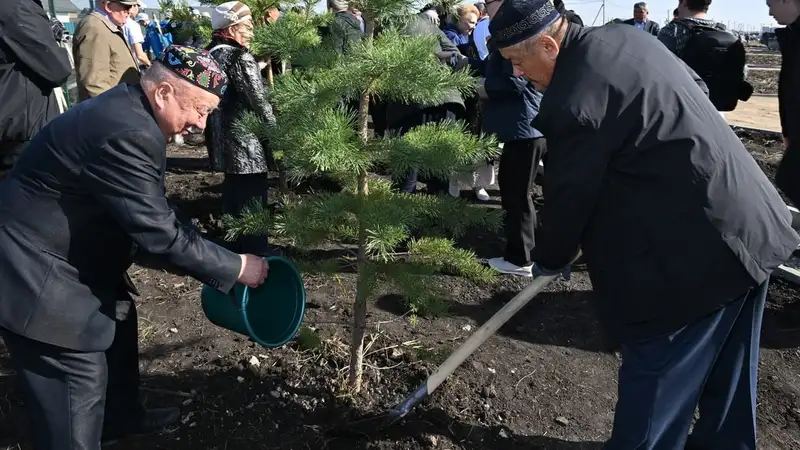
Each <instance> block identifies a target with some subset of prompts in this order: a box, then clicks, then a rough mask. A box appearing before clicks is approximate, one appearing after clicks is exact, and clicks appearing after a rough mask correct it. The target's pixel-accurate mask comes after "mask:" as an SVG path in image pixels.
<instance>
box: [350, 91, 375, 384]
mask: <svg viewBox="0 0 800 450" xmlns="http://www.w3.org/2000/svg"><path fill="white" fill-rule="evenodd" d="M369 97H370V94H369V91H365V92H364V93H363V94H361V101H360V102H359V104H358V135H359V137H360V139H361V144H362V148H364V149H366V147H367V146H366V144H367V140H368V139H369V129H368V127H367V121H368V118H369ZM367 195H369V185H368V184H367V174H366V172H364V173H360V174H358V196H359V197H361V200H362V201H364V200H365V199H364V198H363V197H366V196H367ZM367 264H368V262H367V230H366V228H365V227H364V224H363V223H362V222H359V225H358V260H357V263H356V271H357V273H358V281H357V282H356V302H355V305H353V340H352V342H351V344H350V380H349V385H350V389H351V390H352V391H353V392H354V393H357V392H360V391H361V381H362V376H363V374H364V336H365V335H366V333H367V296H368V295H369V294H368V292H367V291H368V289H369V287H368V286H367V285H368V284H369V283H368V282H367V279H366V277H367V275H366V265H367Z"/></svg>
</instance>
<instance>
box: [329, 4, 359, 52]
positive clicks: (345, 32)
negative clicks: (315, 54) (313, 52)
mask: <svg viewBox="0 0 800 450" xmlns="http://www.w3.org/2000/svg"><path fill="white" fill-rule="evenodd" d="M328 10H329V11H331V12H333V20H332V21H331V22H330V23H329V24H328V25H327V27H324V28H323V29H322V30H321V34H322V42H323V43H324V45H325V46H326V47H327V48H329V49H331V50H333V51H335V52H337V53H344V52H346V51H348V50H350V48H351V47H353V46H354V45H356V44H358V43H359V42H361V39H363V38H364V32H363V31H362V30H361V20H359V18H358V16H356V15H355V14H353V13H352V12H350V11H349V10H348V5H347V2H346V1H344V0H328Z"/></svg>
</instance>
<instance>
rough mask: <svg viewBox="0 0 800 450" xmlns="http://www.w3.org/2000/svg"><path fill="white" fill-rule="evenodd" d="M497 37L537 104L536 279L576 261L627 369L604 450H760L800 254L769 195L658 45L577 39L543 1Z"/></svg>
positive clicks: (508, 5) (618, 37)
mask: <svg viewBox="0 0 800 450" xmlns="http://www.w3.org/2000/svg"><path fill="white" fill-rule="evenodd" d="M490 28H491V32H492V36H493V37H494V39H496V41H497V44H498V46H499V47H500V48H501V52H502V53H503V56H504V57H506V58H507V59H509V60H511V62H512V63H513V64H514V67H515V68H516V71H517V72H518V73H520V74H525V76H526V77H527V78H528V79H529V80H530V81H531V82H532V83H533V84H534V85H535V86H536V88H537V90H542V91H544V96H543V97H542V103H541V105H540V108H539V115H538V116H537V117H536V119H535V120H534V122H533V125H534V126H535V127H536V129H538V130H540V131H541V132H542V133H543V134H544V135H545V136H547V147H548V160H547V164H546V167H545V173H544V181H543V183H544V184H543V188H544V197H545V205H544V208H543V210H542V218H543V224H542V234H541V239H537V246H536V248H535V249H534V251H533V256H532V260H533V261H534V265H533V268H532V272H533V273H534V275H540V274H554V273H558V272H561V271H562V270H563V269H564V268H566V267H567V266H568V264H569V262H570V261H571V260H572V259H573V258H574V257H575V255H576V254H577V251H578V248H579V247H580V248H581V249H582V250H583V255H584V256H585V261H586V265H587V267H588V271H589V275H590V277H591V280H592V285H593V287H594V291H595V293H596V297H597V305H598V307H599V309H600V312H601V319H602V322H603V324H604V325H605V326H606V328H607V329H608V331H609V332H610V333H611V334H612V337H614V338H615V340H616V341H617V342H616V343H617V344H619V348H620V351H621V354H622V366H621V367H620V373H619V398H618V401H617V407H616V412H615V420H614V430H613V431H612V434H611V438H610V440H609V441H608V443H607V444H606V448H607V449H609V450H616V449H620V450H621V449H632V448H648V449H683V448H688V449H707V448H724V449H755V448H756V426H755V421H756V415H755V414H756V381H757V375H758V374H757V369H758V350H759V334H760V331H761V318H762V314H763V310H764V304H765V302H766V295H767V287H768V281H769V277H770V274H771V273H772V271H773V270H774V269H775V268H777V267H778V266H779V265H780V264H781V263H783V262H784V261H786V260H787V259H788V258H789V256H790V255H791V254H792V251H793V250H794V249H795V248H797V245H798V243H800V237H798V236H797V234H796V233H795V232H794V230H792V228H791V226H790V222H791V216H790V213H789V211H788V210H787V208H786V206H785V205H784V204H783V202H782V201H781V198H780V196H779V195H778V193H777V191H776V190H775V188H774V187H773V186H772V184H771V183H770V181H769V179H767V177H766V176H765V175H764V173H763V172H762V171H761V169H760V168H759V167H758V165H757V164H756V162H755V160H754V159H753V157H752V156H750V154H749V153H748V152H747V150H746V149H745V148H744V145H743V144H742V143H741V141H740V140H739V139H738V138H737V137H736V135H735V134H734V133H733V131H732V130H731V129H730V127H728V125H727V124H726V123H725V121H724V120H723V118H722V117H721V116H720V115H719V114H718V113H717V111H716V110H715V108H714V105H713V104H712V103H711V101H710V100H709V99H708V98H707V97H706V95H704V90H703V89H701V85H702V86H705V85H704V84H702V81H701V80H700V78H699V77H698V76H697V74H696V73H694V72H693V71H691V69H689V68H688V67H687V66H686V65H685V64H684V63H683V62H682V61H681V60H680V59H678V58H677V57H675V56H674V55H673V54H672V52H670V51H669V50H668V49H667V48H666V47H664V46H663V45H662V44H661V43H660V42H659V41H658V40H657V39H650V38H648V39H643V38H642V37H641V35H640V34H639V33H640V32H639V31H638V30H635V29H634V28H632V27H630V26H627V25H606V26H602V27H593V28H590V27H586V28H585V27H581V26H579V25H575V24H570V23H569V22H568V21H567V20H566V19H565V18H563V17H562V16H561V15H560V14H559V13H558V11H556V10H555V9H554V8H553V6H552V4H550V3H549V2H548V1H546V0H506V1H505V3H504V4H503V6H501V7H500V10H499V11H498V13H497V15H496V16H495V18H494V19H493V20H492V24H491V27H490ZM706 92H707V90H706ZM698 405H699V408H700V418H699V419H698V420H697V422H696V423H695V424H694V428H693V432H692V435H691V436H688V437H687V435H688V432H689V428H690V426H691V425H692V419H693V413H694V411H695V408H696V407H697V406H698Z"/></svg>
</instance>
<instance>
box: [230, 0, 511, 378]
mask: <svg viewBox="0 0 800 450" xmlns="http://www.w3.org/2000/svg"><path fill="white" fill-rule="evenodd" d="M351 6H353V7H356V8H358V9H359V10H361V12H362V15H363V17H364V19H365V29H366V36H367V37H366V38H365V39H364V40H363V42H361V43H360V44H359V45H356V46H355V47H353V48H351V49H350V51H348V52H347V53H346V54H344V55H336V54H333V53H331V52H326V51H325V50H324V49H322V48H320V46H319V45H318V43H317V42H316V40H313V39H309V40H307V41H305V42H304V43H302V44H297V45H294V46H292V45H289V44H288V43H287V42H284V43H283V44H282V45H284V46H286V47H287V48H288V47H292V48H293V49H294V54H291V55H290V56H292V57H294V56H295V55H297V57H298V59H300V60H302V67H303V68H302V69H300V70H294V71H292V72H289V73H287V74H284V75H283V76H280V77H278V78H277V80H276V83H275V87H274V90H273V91H272V92H271V100H272V102H273V104H274V106H275V109H276V111H277V123H276V125H275V126H272V127H269V126H266V125H265V124H262V123H258V121H257V119H255V118H254V117H251V118H249V119H248V120H246V121H245V122H247V123H244V124H243V126H245V127H247V128H248V129H251V130H254V131H256V132H257V133H259V134H260V135H262V136H263V137H264V138H266V139H267V140H268V141H269V142H270V147H271V148H272V149H274V150H277V151H280V152H282V154H283V156H282V161H283V164H284V165H285V167H286V169H287V171H288V174H289V176H290V179H293V180H296V179H299V178H302V177H307V176H310V175H313V174H321V173H324V174H326V175H328V176H330V177H333V178H335V179H337V180H339V181H340V182H341V183H342V185H343V186H344V189H342V191H341V192H336V193H329V192H328V193H319V194H314V195H312V196H309V197H305V198H302V199H299V200H293V201H288V202H287V203H286V204H285V205H283V209H282V211H281V212H280V213H279V214H277V215H276V216H274V217H270V216H269V215H268V213H267V212H266V211H265V210H264V208H259V207H254V208H252V209H251V210H250V211H248V212H246V213H245V214H244V215H243V216H241V217H235V218H234V217H227V218H226V227H227V232H228V238H235V237H237V236H239V235H241V234H266V233H267V231H268V230H269V232H270V233H273V234H274V233H279V234H282V235H284V236H287V237H288V238H290V239H291V240H292V241H293V242H294V244H295V245H297V246H299V247H304V248H311V247H314V246H316V245H319V244H322V243H326V242H333V243H336V244H339V245H341V246H343V247H345V248H350V249H352V255H351V256H350V257H346V258H345V259H348V260H349V261H348V262H350V263H351V264H352V263H354V265H355V267H356V271H357V283H356V294H355V302H354V308H353V330H352V342H351V355H350V356H351V359H350V371H349V387H350V388H351V389H352V390H353V391H354V392H358V391H360V389H361V387H362V374H363V358H364V337H365V333H366V313H367V301H368V300H369V299H370V298H371V297H372V296H373V294H374V291H375V288H376V286H377V285H378V283H379V282H380V281H387V282H390V283H392V284H393V285H395V286H396V287H397V288H398V289H400V290H401V291H402V292H403V293H404V295H405V297H406V299H407V300H408V301H409V304H410V305H411V306H412V310H413V312H415V313H418V314H425V313H436V312H442V311H431V310H430V309H431V308H433V307H435V306H436V305H440V304H442V303H441V302H436V301H435V300H436V299H438V298H439V297H440V296H442V295H444V294H445V293H443V292H437V290H436V289H435V288H433V287H432V286H431V280H430V278H429V276H430V275H433V274H435V273H437V272H442V271H446V272H449V273H452V274H456V275H461V276H466V277H469V278H471V279H473V280H476V281H486V280H488V279H489V278H490V277H491V276H492V271H491V270H490V269H488V268H486V267H484V266H482V265H481V264H480V263H479V262H478V261H477V260H476V259H475V257H474V254H473V253H472V252H470V251H467V250H463V249H457V248H455V247H454V241H453V240H452V238H457V237H459V236H460V235H462V234H463V233H464V232H465V231H466V230H467V229H469V228H470V227H474V226H477V227H485V228H492V229H496V228H497V227H499V223H500V220H499V219H500V216H499V213H498V212H497V210H490V209H486V208H481V207H477V206H474V205H472V204H470V203H469V202H468V201H465V200H462V199H458V198H453V197H449V196H428V195H411V194H406V193H401V192H398V191H397V190H395V189H393V188H392V185H391V181H390V180H389V179H386V177H381V176H378V175H376V174H374V173H373V172H374V171H375V170H377V169H378V168H382V169H383V170H385V171H387V172H388V174H389V175H390V177H389V178H403V177H404V176H405V175H406V174H407V173H408V172H409V171H410V170H411V169H414V168H416V169H418V170H419V171H420V173H421V174H424V175H427V176H435V177H440V178H443V179H447V178H449V177H450V176H451V175H452V174H453V173H456V172H461V171H471V170H472V169H473V168H474V167H475V166H477V164H478V163H479V162H482V161H484V160H485V159H486V158H490V157H493V156H496V153H497V143H496V141H494V140H493V139H491V138H484V137H476V136H474V135H471V134H469V133H467V132H466V131H465V130H466V125H465V124H464V123H460V122H452V121H447V122H443V123H432V124H427V125H423V126H419V127H416V128H414V129H412V130H410V131H409V132H407V133H405V134H404V135H402V136H398V135H389V136H387V137H384V138H380V139H379V138H375V137H373V136H371V134H370V132H369V129H368V126H367V125H368V117H369V105H370V100H371V99H373V98H378V99H381V100H388V101H396V102H407V103H421V104H425V105H430V106H434V105H437V104H441V103H442V102H443V100H444V98H445V94H446V92H447V90H448V89H457V90H459V91H461V92H462V93H463V94H465V95H470V94H471V93H472V92H473V87H472V86H473V84H474V80H473V79H472V77H471V76H470V75H469V74H468V73H466V72H464V71H457V72H454V71H453V70H452V69H451V68H449V67H447V66H445V65H443V64H442V63H440V62H439V60H438V59H437V58H436V57H435V56H434V54H433V49H434V46H435V41H436V37H410V36H406V35H404V34H403V32H402V30H403V27H404V20H406V21H407V20H415V19H414V15H415V14H416V8H415V2H414V1H412V0H352V1H351ZM379 23H380V24H381V25H383V27H384V28H383V31H382V32H381V33H380V35H379V36H377V37H373V34H374V30H375V27H376V25H377V24H379ZM287 26H288V25H287ZM297 35H303V36H305V34H304V33H297ZM271 39H273V37H271V36H270V35H269V33H268V30H266V29H265V30H260V31H259V32H257V33H256V38H255V39H254V40H253V44H252V45H253V48H256V49H257V48H264V47H267V46H273V48H274V44H267V43H268V42H269V41H270V40H271ZM312 41H313V42H312ZM343 99H344V100H347V101H351V100H358V110H357V111H352V110H349V109H347V108H346V107H345V106H343V105H344V104H345V103H347V102H342V100H343Z"/></svg>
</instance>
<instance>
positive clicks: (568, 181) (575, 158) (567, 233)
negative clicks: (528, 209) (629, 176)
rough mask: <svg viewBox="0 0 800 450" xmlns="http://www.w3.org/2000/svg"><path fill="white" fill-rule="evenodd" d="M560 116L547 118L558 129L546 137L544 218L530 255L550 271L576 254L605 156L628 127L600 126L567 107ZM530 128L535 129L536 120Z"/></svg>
mask: <svg viewBox="0 0 800 450" xmlns="http://www.w3.org/2000/svg"><path fill="white" fill-rule="evenodd" d="M609 114H610V113H609ZM558 116H559V117H555V118H550V119H549V120H548V123H550V124H552V125H553V126H551V127H548V128H551V131H552V129H555V130H556V131H557V133H554V134H555V136H552V137H553V138H552V139H550V138H548V139H547V147H548V148H547V155H548V156H547V158H548V159H547V168H546V170H545V172H544V183H543V186H542V187H543V194H544V197H545V198H546V199H547V202H545V205H544V207H543V209H542V217H545V218H546V219H545V220H544V221H543V222H542V239H541V240H538V239H537V243H536V247H535V248H534V249H533V252H532V254H531V259H532V260H533V261H534V262H536V263H537V264H539V266H540V267H543V268H545V269H548V270H559V269H561V268H563V267H565V266H567V265H568V264H569V263H570V261H572V258H573V257H574V256H575V255H576V254H577V251H578V247H579V246H580V242H581V235H582V234H583V230H584V228H585V227H586V224H587V223H588V221H589V217H590V215H591V214H592V210H593V209H594V206H595V202H596V200H597V196H598V193H599V191H600V188H601V186H602V183H603V178H604V177H605V174H606V170H607V166H608V163H609V160H610V159H611V156H612V154H613V152H614V151H615V149H616V148H617V147H618V146H619V145H620V143H621V141H622V139H624V137H625V136H627V135H626V134H625V131H626V130H620V129H619V128H618V127H616V128H615V127H612V126H609V125H606V126H601V125H600V123H601V121H596V123H592V122H589V120H588V119H586V118H585V117H586V116H585V115H584V114H580V115H578V114H574V113H570V112H569V111H567V110H566V108H564V109H563V110H562V113H559V114H558ZM610 117H613V115H611V116H610ZM537 119H538V118H537ZM533 126H534V127H537V120H534V122H533ZM537 129H540V128H538V127H537Z"/></svg>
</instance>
